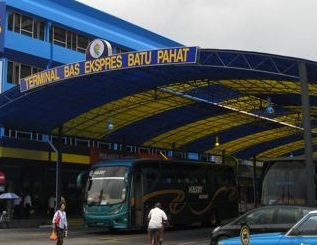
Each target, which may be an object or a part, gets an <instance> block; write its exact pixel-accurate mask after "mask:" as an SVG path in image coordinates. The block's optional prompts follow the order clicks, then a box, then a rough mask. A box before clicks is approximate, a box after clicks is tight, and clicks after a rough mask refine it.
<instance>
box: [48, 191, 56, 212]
mask: <svg viewBox="0 0 317 245" xmlns="http://www.w3.org/2000/svg"><path fill="white" fill-rule="evenodd" d="M55 205H56V198H55V197H54V196H53V195H51V196H50V198H49V199H48V210H47V213H48V215H49V217H52V215H53V214H54V211H55Z"/></svg>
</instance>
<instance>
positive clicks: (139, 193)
mask: <svg viewBox="0 0 317 245" xmlns="http://www.w3.org/2000/svg"><path fill="white" fill-rule="evenodd" d="M132 183H133V184H132V191H133V197H134V207H132V209H131V214H132V224H133V225H134V226H136V227H143V226H144V224H143V188H142V179H141V174H140V173H137V172H136V173H134V174H133V177H132Z"/></svg>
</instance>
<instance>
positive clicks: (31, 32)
mask: <svg viewBox="0 0 317 245" xmlns="http://www.w3.org/2000/svg"><path fill="white" fill-rule="evenodd" d="M8 30H9V31H14V32H17V33H20V34H22V35H26V36H29V37H32V38H36V39H40V40H44V22H43V21H40V20H38V19H35V18H32V17H29V16H26V15H22V14H18V13H15V12H11V13H9V20H8Z"/></svg>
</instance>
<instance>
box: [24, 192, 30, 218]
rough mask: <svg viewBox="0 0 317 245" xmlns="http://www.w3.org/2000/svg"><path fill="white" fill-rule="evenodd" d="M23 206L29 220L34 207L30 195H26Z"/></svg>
mask: <svg viewBox="0 0 317 245" xmlns="http://www.w3.org/2000/svg"><path fill="white" fill-rule="evenodd" d="M23 206H24V215H25V218H26V219H29V218H30V213H31V207H32V200H31V196H30V194H26V196H25V197H24V202H23Z"/></svg>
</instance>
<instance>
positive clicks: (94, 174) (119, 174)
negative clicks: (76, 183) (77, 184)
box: [85, 167, 128, 205]
mask: <svg viewBox="0 0 317 245" xmlns="http://www.w3.org/2000/svg"><path fill="white" fill-rule="evenodd" d="M127 173H128V168H127V167H101V168H96V169H94V170H92V171H91V172H90V173H89V178H88V181H87V187H86V190H87V191H86V196H85V201H86V202H87V204H88V205H109V204H115V203H120V202H123V201H125V198H126V179H127Z"/></svg>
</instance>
